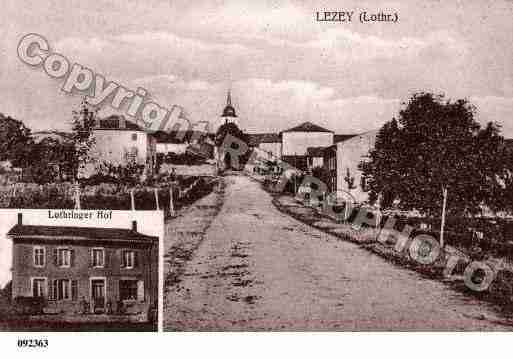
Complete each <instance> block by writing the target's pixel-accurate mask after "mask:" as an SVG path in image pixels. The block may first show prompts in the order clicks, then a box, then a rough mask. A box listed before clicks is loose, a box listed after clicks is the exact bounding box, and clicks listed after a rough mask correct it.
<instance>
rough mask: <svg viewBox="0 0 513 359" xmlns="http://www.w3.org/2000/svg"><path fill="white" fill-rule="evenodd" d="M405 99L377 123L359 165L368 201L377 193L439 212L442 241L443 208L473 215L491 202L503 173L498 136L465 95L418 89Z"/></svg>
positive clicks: (407, 206) (387, 201) (386, 201)
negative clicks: (370, 145) (450, 97)
mask: <svg viewBox="0 0 513 359" xmlns="http://www.w3.org/2000/svg"><path fill="white" fill-rule="evenodd" d="M404 105H405V108H404V109H402V110H401V111H400V112H399V118H398V120H395V119H393V120H392V121H390V122H388V123H386V124H385V125H384V126H383V127H382V128H381V130H380V131H379V133H378V134H377V137H376V144H375V148H374V149H373V150H372V151H371V152H370V153H369V157H368V160H366V161H363V162H362V163H361V164H360V169H361V170H362V172H363V176H364V177H365V182H366V184H367V186H368V188H369V189H370V196H369V199H370V200H371V201H372V202H374V201H376V200H377V198H378V196H379V195H380V194H381V198H382V200H381V205H382V207H390V206H391V205H392V204H393V203H394V201H396V204H397V206H398V207H399V208H400V209H404V210H411V209H416V210H418V211H420V212H421V213H423V214H424V215H426V216H428V217H430V218H436V217H438V216H439V215H440V213H443V215H442V218H441V223H442V225H441V231H440V232H441V234H440V236H441V242H442V245H443V230H444V228H443V223H444V222H445V214H448V215H450V216H455V217H456V216H460V217H462V216H467V215H475V214H477V213H479V212H480V211H481V209H482V206H483V205H486V206H494V205H496V199H497V197H496V196H497V194H498V193H499V192H500V191H498V189H499V188H500V187H501V186H502V185H503V181H504V178H506V175H507V171H506V165H505V161H504V151H503V146H502V143H503V138H502V137H501V136H500V134H499V127H498V126H497V125H496V124H494V123H489V124H488V125H487V126H486V127H485V128H484V129H481V126H480V125H479V124H478V123H477V122H476V121H475V120H474V113H475V108H474V107H473V106H472V105H471V104H470V103H468V101H466V100H457V101H455V102H451V101H448V100H445V99H444V97H443V95H433V94H430V93H418V94H415V95H413V97H412V98H411V99H410V100H409V102H408V103H407V104H404ZM444 203H445V204H446V208H445V206H444Z"/></svg>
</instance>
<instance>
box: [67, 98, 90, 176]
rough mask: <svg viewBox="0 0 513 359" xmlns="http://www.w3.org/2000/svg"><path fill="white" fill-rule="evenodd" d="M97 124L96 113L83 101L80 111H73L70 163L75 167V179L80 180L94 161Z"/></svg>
mask: <svg viewBox="0 0 513 359" xmlns="http://www.w3.org/2000/svg"><path fill="white" fill-rule="evenodd" d="M95 124H96V111H95V110H94V109H92V107H91V106H90V105H89V104H88V103H87V102H86V101H85V99H84V100H83V101H82V104H81V108H80V111H73V121H72V135H71V143H72V145H73V152H72V154H71V156H70V159H69V160H70V161H71V164H72V167H73V178H74V179H75V181H78V180H79V177H80V174H81V171H82V170H83V169H84V168H85V166H86V165H87V164H88V163H89V162H90V161H91V160H92V157H91V155H90V150H91V147H92V146H93V145H94V143H95V139H94V136H93V128H94V127H95Z"/></svg>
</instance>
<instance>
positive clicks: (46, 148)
mask: <svg viewBox="0 0 513 359" xmlns="http://www.w3.org/2000/svg"><path fill="white" fill-rule="evenodd" d="M72 151H73V147H72V146H70V144H69V143H66V142H63V141H59V140H57V139H54V138H50V137H47V138H44V139H42V140H41V141H39V142H38V143H34V144H33V145H32V146H31V165H30V167H29V168H27V171H28V173H29V175H28V176H27V179H28V180H29V181H31V182H36V183H39V184H45V183H51V182H56V181H63V180H65V179H67V178H68V176H69V175H70V172H71V168H70V167H69V160H68V159H69V157H70V155H71V153H72Z"/></svg>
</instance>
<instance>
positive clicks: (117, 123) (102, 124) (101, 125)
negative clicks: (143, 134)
mask: <svg viewBox="0 0 513 359" xmlns="http://www.w3.org/2000/svg"><path fill="white" fill-rule="evenodd" d="M95 130H120V131H125V130H128V131H144V130H143V128H142V127H141V126H139V125H138V124H136V123H134V122H132V121H129V120H127V119H126V118H125V116H123V115H111V116H109V117H106V118H103V119H100V120H98V123H97V126H96V127H95Z"/></svg>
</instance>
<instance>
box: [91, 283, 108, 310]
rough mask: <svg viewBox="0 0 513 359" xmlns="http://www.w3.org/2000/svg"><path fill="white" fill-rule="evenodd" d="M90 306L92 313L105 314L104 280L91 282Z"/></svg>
mask: <svg viewBox="0 0 513 359" xmlns="http://www.w3.org/2000/svg"><path fill="white" fill-rule="evenodd" d="M91 305H92V307H93V308H92V309H93V313H104V312H105V279H92V280H91Z"/></svg>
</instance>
